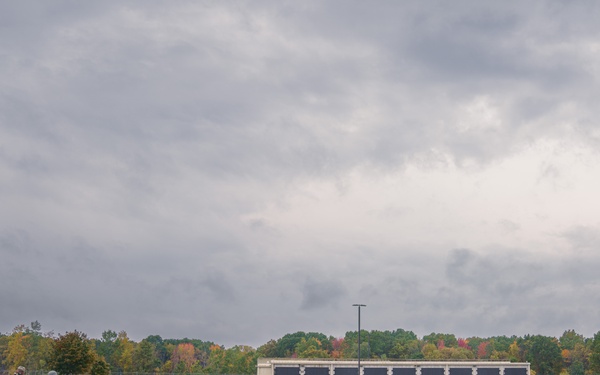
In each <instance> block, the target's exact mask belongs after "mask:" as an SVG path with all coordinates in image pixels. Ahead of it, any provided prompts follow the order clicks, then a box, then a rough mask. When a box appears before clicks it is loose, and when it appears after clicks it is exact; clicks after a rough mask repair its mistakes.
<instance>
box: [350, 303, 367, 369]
mask: <svg viewBox="0 0 600 375" xmlns="http://www.w3.org/2000/svg"><path fill="white" fill-rule="evenodd" d="M352 306H356V307H358V374H357V375H360V308H361V307H366V306H367V305H362V304H360V303H355V304H354V305H352Z"/></svg>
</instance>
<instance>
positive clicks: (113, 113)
mask: <svg viewBox="0 0 600 375" xmlns="http://www.w3.org/2000/svg"><path fill="white" fill-rule="evenodd" d="M599 11H600V4H598V3H595V2H589V1H570V2H564V1H538V2H522V1H493V2H491V1H488V2H481V1H476V0H473V1H452V2H448V1H412V2H410V1H405V2H397V1H379V2H365V1H345V0H344V1H264V2H263V1H252V2H247V1H206V2H193V1H143V2H141V1H138V2H133V1H101V2H87V1H86V2H81V1H30V2H23V1H9V2H2V3H0V255H1V258H0V275H1V277H2V282H0V301H1V303H0V332H3V333H7V332H11V331H12V329H13V328H14V327H15V326H17V325H19V324H29V323H30V322H32V321H34V320H38V321H39V322H40V323H41V324H42V331H50V330H53V331H54V332H56V333H61V334H62V333H64V332H67V331H72V330H75V329H77V330H79V331H83V332H84V333H87V334H88V336H89V337H97V338H99V337H100V335H101V333H102V332H103V331H105V330H109V329H110V330H114V331H117V332H118V331H121V330H125V331H126V332H127V333H128V334H129V337H131V338H132V339H134V340H136V341H139V340H141V339H143V338H145V337H147V336H148V335H154V334H157V335H161V336H162V337H163V338H183V337H189V338H197V339H202V340H208V341H213V342H216V343H219V344H222V345H225V346H227V347H230V346H232V345H238V344H239V345H242V344H247V345H252V346H254V347H257V346H260V345H262V344H264V343H266V342H267V341H268V340H270V339H278V338H280V337H281V336H283V335H284V334H286V333H293V332H296V331H305V332H310V331H317V332H322V333H325V334H326V335H333V336H336V337H342V336H343V335H344V334H345V332H346V331H351V330H356V325H357V311H356V308H355V307H352V304H354V303H363V304H366V305H367V307H366V308H364V309H363V310H362V311H361V313H362V314H361V318H362V319H361V325H362V328H364V329H367V330H394V329H397V328H403V329H406V330H412V331H414V332H415V333H416V334H417V335H418V336H423V335H426V334H429V333H431V332H444V333H454V334H456V335H457V337H469V336H482V337H487V336H492V335H513V334H515V335H524V334H544V335H550V336H556V337H558V336H560V335H561V334H562V333H563V331H565V330H566V329H575V330H576V331H577V332H578V333H581V334H583V335H584V336H586V337H591V336H592V335H593V334H594V333H596V332H597V331H599V330H600V326H599V325H598V322H599V321H600V320H599V318H600V313H599V311H600V273H599V272H598V269H600V252H599V250H600V216H599V213H600V198H599V192H600V153H599V151H600V126H599V125H598V118H599V115H600V105H599V104H598V103H599V98H600V23H598V17H597V15H598V12H599Z"/></svg>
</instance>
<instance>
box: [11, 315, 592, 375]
mask: <svg viewBox="0 0 600 375" xmlns="http://www.w3.org/2000/svg"><path fill="white" fill-rule="evenodd" d="M357 352H358V331H349V332H346V334H345V336H344V337H340V338H336V337H333V336H326V335H325V334H323V333H318V332H308V333H306V332H296V333H289V334H286V335H284V336H283V337H281V338H279V339H276V340H275V339H272V340H270V341H268V342H267V343H265V344H263V345H261V346H259V347H258V348H252V347H250V346H244V345H236V346H233V347H231V348H225V347H224V346H223V345H218V344H215V343H213V342H210V341H202V340H197V339H188V338H183V339H163V338H162V337H160V336H158V335H151V336H148V337H146V338H145V339H143V340H141V341H140V342H135V341H133V340H131V339H130V338H129V337H128V336H127V333H126V332H125V331H120V332H118V333H117V332H115V331H112V330H107V331H104V332H103V333H102V337H101V338H99V339H95V338H88V337H87V335H86V334H85V333H83V332H79V331H72V332H66V333H65V334H59V335H56V334H54V332H45V333H43V332H42V331H41V324H40V323H39V322H37V321H36V322H33V323H31V324H30V325H29V326H26V325H20V326H17V327H15V328H14V329H13V331H12V332H10V333H6V334H1V333H0V373H4V374H6V373H8V374H12V373H13V372H14V371H15V370H16V368H17V367H18V366H25V367H26V368H27V370H28V372H29V373H32V372H38V373H43V372H45V371H49V370H54V371H57V372H58V374H60V375H69V374H90V375H108V374H110V373H113V374H115V373H133V372H136V373H154V374H158V373H162V374H173V373H177V374H248V375H253V374H255V373H256V362H257V359H258V358H261V357H266V358H333V359H355V358H356V357H357ZM360 352H361V358H363V359H388V360H505V361H512V362H529V363H531V369H532V372H533V373H535V375H560V374H562V375H596V374H600V332H598V333H596V334H595V335H594V337H591V338H586V337H584V336H583V335H581V334H579V333H577V332H575V331H574V330H566V331H564V333H563V334H562V336H560V337H559V338H555V337H550V336H543V335H525V336H522V337H519V336H510V337H508V336H493V337H468V338H457V337H456V336H455V335H454V334H446V333H431V334H429V335H426V336H423V337H422V338H419V337H417V335H416V334H415V333H414V332H412V331H406V330H404V329H400V328H399V329H396V330H394V331H377V330H373V331H366V330H362V331H361V345H360Z"/></svg>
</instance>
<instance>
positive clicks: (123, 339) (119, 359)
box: [113, 331, 134, 372]
mask: <svg viewBox="0 0 600 375" xmlns="http://www.w3.org/2000/svg"><path fill="white" fill-rule="evenodd" d="M115 344H116V349H115V352H114V353H113V363H114V364H115V365H116V367H117V368H118V369H120V370H121V371H123V372H130V371H131V369H132V367H133V350H134V343H133V342H132V341H131V340H129V337H127V332H125V331H121V332H119V334H118V335H117V339H116V340H115Z"/></svg>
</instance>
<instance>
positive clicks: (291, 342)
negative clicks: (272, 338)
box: [277, 331, 306, 358]
mask: <svg viewBox="0 0 600 375" xmlns="http://www.w3.org/2000/svg"><path fill="white" fill-rule="evenodd" d="M302 339H306V333H304V332H302V331H298V332H296V333H288V334H287V335H285V336H283V337H282V338H280V339H279V340H277V357H281V358H283V357H291V356H292V354H294V350H295V349H296V345H298V343H299V342H300V341H301V340H302Z"/></svg>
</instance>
